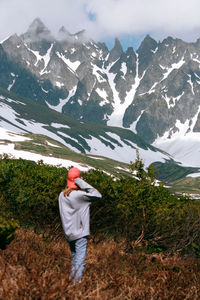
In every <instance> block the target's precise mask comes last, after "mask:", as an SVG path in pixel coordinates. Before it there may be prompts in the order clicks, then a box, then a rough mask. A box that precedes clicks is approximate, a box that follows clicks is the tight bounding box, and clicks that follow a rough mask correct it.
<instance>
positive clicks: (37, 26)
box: [22, 18, 53, 43]
mask: <svg viewBox="0 0 200 300" xmlns="http://www.w3.org/2000/svg"><path fill="white" fill-rule="evenodd" d="M22 38H23V39H24V41H25V42H27V43H29V42H34V41H40V40H53V36H52V35H51V32H50V30H49V29H48V28H47V27H46V26H45V25H44V23H43V22H42V21H41V20H40V18H36V19H35V20H34V21H33V22H32V23H31V25H30V26H29V28H28V30H27V32H26V33H24V34H23V35H22Z"/></svg>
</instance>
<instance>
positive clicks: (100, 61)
mask: <svg viewBox="0 0 200 300" xmlns="http://www.w3.org/2000/svg"><path fill="white" fill-rule="evenodd" d="M0 87H2V88H5V89H7V90H9V91H11V92H14V93H17V94H19V95H22V96H24V97H26V98H30V99H32V100H34V101H36V102H39V103H42V104H44V105H46V106H48V107H50V108H51V109H53V110H55V111H57V112H61V113H63V114H66V115H68V116H70V117H72V118H74V119H77V120H81V121H83V122H85V121H89V122H95V123H99V124H105V125H109V126H118V127H121V128H128V129H130V130H131V131H132V132H133V133H137V135H139V136H140V137H141V138H142V139H143V140H145V141H146V142H147V143H150V144H152V145H154V146H156V147H159V148H161V149H163V150H165V151H167V152H169V153H170V154H171V155H173V157H174V158H175V159H176V160H179V161H180V162H182V163H183V164H185V165H192V166H198V167H199V166H200V159H199V134H200V97H199V94H200V40H197V42H196V43H186V42H184V41H182V40H180V39H173V38H171V37H168V38H166V39H165V40H163V41H162V42H156V41H155V40H154V39H152V38H151V37H150V36H146V38H145V39H144V40H143V42H142V43H141V45H140V47H139V49H138V50H137V51H136V52H135V51H134V50H133V48H131V47H130V48H128V49H127V50H126V51H123V49H122V46H121V44H120V42H119V40H118V39H116V40H115V45H114V47H113V49H112V50H110V51H109V50H108V49H107V47H106V45H105V44H104V43H97V42H94V41H93V40H91V39H88V38H87V34H86V32H85V31H81V32H78V33H75V34H71V33H69V32H68V31H67V30H66V29H65V28H64V27H62V28H61V29H60V30H59V32H58V35H57V37H54V36H53V35H52V34H51V32H50V31H49V30H48V28H46V26H45V25H44V24H43V23H42V22H41V20H40V19H38V18H37V19H35V20H34V21H33V23H32V24H31V25H30V27H29V28H28V30H27V32H25V33H24V34H22V35H21V36H17V35H16V34H14V35H12V36H10V37H8V38H7V39H6V40H4V41H2V43H1V44H0ZM21 117H22V118H23V117H24V116H23V115H22V116H21ZM41 123H42V121H41ZM29 125H30V124H29ZM129 133H130V131H129ZM106 138H107V139H108V140H110V138H108V136H106ZM105 140H106V139H105ZM96 142H97V141H96ZM104 144H105V143H104ZM120 144H121V143H120ZM97 145H98V144H97ZM122 146H124V145H123V144H122ZM80 147H82V148H83V146H82V145H81V146H80V145H79V148H80ZM89 147H90V146H89ZM96 148H97V146H96ZM120 149H121V148H120ZM107 150H108V147H106V148H105V149H102V151H105V153H106V152H107ZM84 151H85V149H84ZM94 151H95V150H94ZM112 155H114V154H113V153H112ZM113 157H114V158H115V159H119V157H116V156H113Z"/></svg>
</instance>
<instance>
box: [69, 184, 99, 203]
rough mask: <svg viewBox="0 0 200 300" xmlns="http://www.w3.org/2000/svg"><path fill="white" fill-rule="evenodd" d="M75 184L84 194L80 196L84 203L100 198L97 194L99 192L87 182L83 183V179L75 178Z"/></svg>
mask: <svg viewBox="0 0 200 300" xmlns="http://www.w3.org/2000/svg"><path fill="white" fill-rule="evenodd" d="M75 183H76V185H77V186H78V187H79V188H80V189H81V190H82V191H84V192H85V193H84V194H83V195H82V197H83V199H84V200H85V201H95V200H97V199H100V198H102V195H101V194H100V193H99V191H98V190H97V189H95V188H94V187H93V186H91V185H90V184H88V183H87V182H85V181H84V180H83V179H81V178H77V179H76V180H75Z"/></svg>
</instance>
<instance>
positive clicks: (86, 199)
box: [58, 178, 102, 241]
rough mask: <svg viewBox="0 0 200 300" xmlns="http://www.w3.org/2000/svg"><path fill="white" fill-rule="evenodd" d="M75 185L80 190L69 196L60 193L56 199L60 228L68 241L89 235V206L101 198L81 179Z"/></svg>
mask: <svg viewBox="0 0 200 300" xmlns="http://www.w3.org/2000/svg"><path fill="white" fill-rule="evenodd" d="M75 183H76V185H77V186H79V188H80V189H81V190H75V191H72V192H71V193H70V194H69V196H64V193H63V192H61V193H60V195H59V199H58V203H59V211H60V217H61V221H62V226H63V230H64V232H65V236H66V239H67V240H68V241H74V240H77V239H79V238H81V237H84V236H87V235H89V234H90V204H91V201H93V200H97V199H100V198H101V197H102V196H101V194H100V193H99V192H98V191H97V190H96V189H95V188H94V187H92V186H91V185H89V184H88V183H87V182H85V181H84V180H83V179H81V178H77V179H76V180H75Z"/></svg>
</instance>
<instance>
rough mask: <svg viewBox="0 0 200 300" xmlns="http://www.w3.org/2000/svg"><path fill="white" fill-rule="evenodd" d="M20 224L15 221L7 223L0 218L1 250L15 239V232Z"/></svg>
mask: <svg viewBox="0 0 200 300" xmlns="http://www.w3.org/2000/svg"><path fill="white" fill-rule="evenodd" d="M17 226H18V224H17V222H16V221H14V220H9V221H6V220H5V219H3V218H1V217H0V249H2V250H4V249H5V248H6V246H7V245H9V244H10V242H11V241H12V240H13V239H14V232H15V229H16V228H17Z"/></svg>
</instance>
